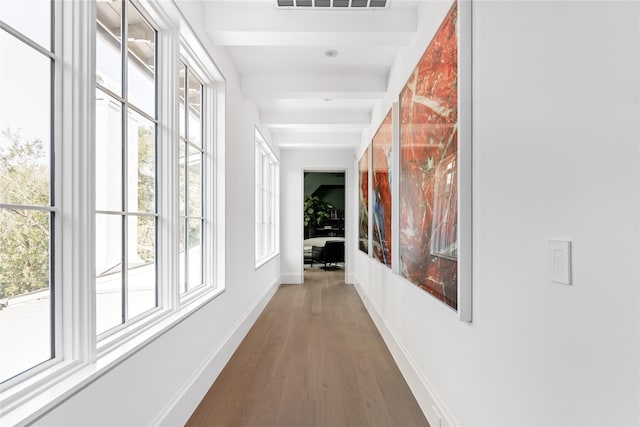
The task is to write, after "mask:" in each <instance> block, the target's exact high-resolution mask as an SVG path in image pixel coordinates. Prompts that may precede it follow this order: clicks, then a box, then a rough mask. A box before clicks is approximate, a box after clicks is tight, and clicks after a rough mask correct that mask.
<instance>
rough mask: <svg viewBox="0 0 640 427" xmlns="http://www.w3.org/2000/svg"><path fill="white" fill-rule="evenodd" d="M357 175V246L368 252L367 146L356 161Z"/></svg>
mask: <svg viewBox="0 0 640 427" xmlns="http://www.w3.org/2000/svg"><path fill="white" fill-rule="evenodd" d="M358 175H359V178H360V179H359V186H358V188H359V191H358V192H359V193H360V196H359V200H360V202H359V205H360V207H359V224H360V226H359V230H360V231H359V235H358V242H359V243H358V247H359V248H360V250H361V251H362V252H364V253H366V254H368V253H369V148H368V147H367V149H366V150H365V151H364V153H363V154H362V157H360V161H359V162H358Z"/></svg>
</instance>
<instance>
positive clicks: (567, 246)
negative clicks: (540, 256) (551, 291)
mask: <svg viewBox="0 0 640 427" xmlns="http://www.w3.org/2000/svg"><path fill="white" fill-rule="evenodd" d="M549 272H550V275H551V281H552V282H556V283H562V284H565V285H570V284H571V242H570V241H568V240H549Z"/></svg>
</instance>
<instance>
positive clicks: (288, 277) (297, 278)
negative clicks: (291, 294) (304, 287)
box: [280, 273, 304, 285]
mask: <svg viewBox="0 0 640 427" xmlns="http://www.w3.org/2000/svg"><path fill="white" fill-rule="evenodd" d="M302 274H303V273H282V274H280V283H285V284H287V285H301V284H302V283H303V282H304V279H303V277H302Z"/></svg>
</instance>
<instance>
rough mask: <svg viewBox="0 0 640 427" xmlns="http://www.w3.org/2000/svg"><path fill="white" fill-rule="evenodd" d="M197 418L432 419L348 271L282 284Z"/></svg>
mask: <svg viewBox="0 0 640 427" xmlns="http://www.w3.org/2000/svg"><path fill="white" fill-rule="evenodd" d="M187 425H188V426H202V425H210V426H279V427H284V426H331V427H334V426H349V427H356V426H385V427H386V426H402V427H410V426H428V423H427V421H426V419H425V417H424V415H423V414H422V412H421V411H420V408H419V407H418V404H417V402H416V400H415V399H414V397H413V395H412V394H411V392H410V390H409V387H408V386H407V384H406V382H405V381H404V379H403V378H402V375H401V374H400V371H399V370H398V367H397V366H396V364H395V362H394V361H393V359H392V357H391V354H390V353H389V350H388V349H387V347H386V346H385V344H384V342H383V340H382V337H381V336H380V334H379V333H378V331H377V329H376V327H375V326H374V324H373V322H372V321H371V318H370V317H369V315H368V313H367V311H366V309H365V307H364V305H363V304H362V302H361V300H360V298H359V297H358V294H357V293H356V291H355V289H354V287H353V286H351V285H345V284H344V271H342V270H337V271H327V272H325V271H322V270H312V271H307V272H305V283H304V285H282V286H281V287H280V289H279V290H278V291H277V293H276V294H275V296H274V297H273V299H272V300H271V301H270V303H269V304H268V305H267V307H266V308H265V310H264V312H263V313H262V315H261V316H260V317H259V319H258V320H257V322H256V323H255V325H254V326H253V328H252V329H251V331H250V332H249V334H248V335H247V336H246V338H245V339H244V341H243V342H242V344H241V345H240V347H239V348H238V350H237V351H236V352H235V354H234V355H233V357H232V358H231V360H230V361H229V363H228V364H227V366H226V367H225V368H224V370H223V371H222V373H221V374H220V376H219V377H218V379H217V380H216V382H215V383H214V384H213V386H212V387H211V389H210V390H209V392H208V393H207V395H206V396H205V398H204V399H203V401H202V402H201V403H200V405H199V406H198V408H197V409H196V411H195V412H194V414H193V415H192V417H191V418H190V420H189V422H188V423H187Z"/></svg>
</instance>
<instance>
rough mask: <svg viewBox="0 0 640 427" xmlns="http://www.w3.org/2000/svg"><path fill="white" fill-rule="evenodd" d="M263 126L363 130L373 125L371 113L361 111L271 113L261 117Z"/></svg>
mask: <svg viewBox="0 0 640 427" xmlns="http://www.w3.org/2000/svg"><path fill="white" fill-rule="evenodd" d="M260 118H261V122H262V124H263V125H265V126H267V127H269V128H274V129H278V128H279V129H296V128H300V127H307V126H326V127H331V128H333V127H350V128H356V129H362V128H365V127H368V126H369V125H370V124H371V113H368V112H359V111H317V112H269V113H263V114H261V116H260Z"/></svg>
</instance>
